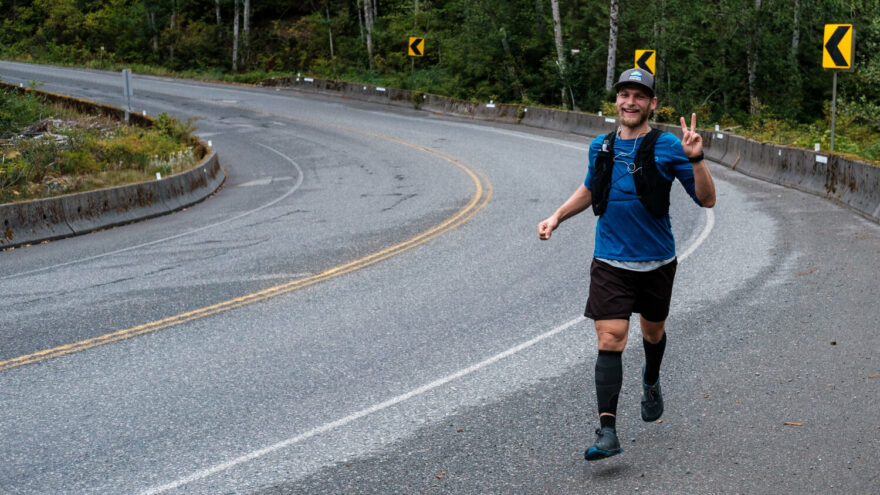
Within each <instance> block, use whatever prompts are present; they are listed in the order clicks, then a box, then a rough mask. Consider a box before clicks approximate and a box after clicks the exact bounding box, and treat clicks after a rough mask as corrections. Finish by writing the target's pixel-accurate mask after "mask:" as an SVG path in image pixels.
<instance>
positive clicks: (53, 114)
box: [0, 92, 202, 203]
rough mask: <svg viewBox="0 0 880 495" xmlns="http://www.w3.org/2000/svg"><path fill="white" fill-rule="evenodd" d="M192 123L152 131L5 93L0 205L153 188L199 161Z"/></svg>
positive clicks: (171, 122)
mask: <svg viewBox="0 0 880 495" xmlns="http://www.w3.org/2000/svg"><path fill="white" fill-rule="evenodd" d="M194 130H195V127H193V125H192V121H188V122H186V123H182V122H179V121H177V120H175V119H174V118H172V117H170V116H168V115H167V114H161V115H159V117H157V119H156V122H155V124H154V127H153V128H151V129H148V128H141V127H133V126H128V125H125V124H123V123H120V122H118V121H115V120H111V119H108V118H104V117H97V116H90V115H83V114H78V113H75V112H73V111H71V110H69V109H66V108H64V107H63V106H61V105H50V104H47V103H45V102H43V101H41V100H40V99H39V97H38V96H36V95H31V94H19V93H17V92H5V93H0V203H7V202H14V201H25V200H32V199H40V198H47V197H52V196H59V195H62V194H69V193H74V192H82V191H89V190H93V189H100V188H104V187H112V186H120V185H125V184H132V183H137V182H144V181H148V180H155V178H156V173H157V172H158V173H160V174H162V175H163V176H166V175H171V174H174V173H178V172H182V171H184V170H187V169H189V168H191V167H192V166H193V165H195V164H196V163H197V162H198V161H199V160H200V159H201V158H202V156H200V153H201V151H199V150H201V148H200V147H197V146H196V144H197V142H196V139H195V138H194V137H193V136H192V132H193V131H194Z"/></svg>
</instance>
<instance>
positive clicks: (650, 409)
mask: <svg viewBox="0 0 880 495" xmlns="http://www.w3.org/2000/svg"><path fill="white" fill-rule="evenodd" d="M660 416H663V394H662V393H661V392H660V379H657V383H655V384H653V385H648V384H647V383H645V366H644V365H642V420H643V421H657V420H658V419H660Z"/></svg>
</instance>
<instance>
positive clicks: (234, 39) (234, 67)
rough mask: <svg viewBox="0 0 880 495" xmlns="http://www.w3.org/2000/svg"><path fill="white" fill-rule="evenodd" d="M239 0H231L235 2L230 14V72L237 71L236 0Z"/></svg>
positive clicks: (237, 13) (237, 11)
mask: <svg viewBox="0 0 880 495" xmlns="http://www.w3.org/2000/svg"><path fill="white" fill-rule="evenodd" d="M239 1H240V0H232V3H233V4H235V10H234V12H235V13H234V14H233V16H232V72H238V16H239V14H240V12H239V10H238V2H239Z"/></svg>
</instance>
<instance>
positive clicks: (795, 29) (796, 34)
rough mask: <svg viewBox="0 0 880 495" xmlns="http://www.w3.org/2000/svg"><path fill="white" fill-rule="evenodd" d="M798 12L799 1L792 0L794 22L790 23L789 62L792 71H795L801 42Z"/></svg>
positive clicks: (799, 8) (799, 7)
mask: <svg viewBox="0 0 880 495" xmlns="http://www.w3.org/2000/svg"><path fill="white" fill-rule="evenodd" d="M800 10H801V2H800V0H794V22H793V23H792V31H791V62H792V68H793V69H797V54H798V45H800V42H801V30H800V24H798V14H800Z"/></svg>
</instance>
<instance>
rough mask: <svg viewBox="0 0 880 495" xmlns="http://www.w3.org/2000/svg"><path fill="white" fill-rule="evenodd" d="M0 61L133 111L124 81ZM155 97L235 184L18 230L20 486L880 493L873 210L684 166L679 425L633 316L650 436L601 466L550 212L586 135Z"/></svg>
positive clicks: (585, 324)
mask: <svg viewBox="0 0 880 495" xmlns="http://www.w3.org/2000/svg"><path fill="white" fill-rule="evenodd" d="M0 78H2V79H3V80H4V81H9V82H16V83H17V82H24V83H27V82H28V81H31V80H34V79H36V80H39V81H42V82H43V83H44V84H43V86H42V87H43V89H45V90H48V91H53V92H59V93H65V94H71V95H74V96H80V97H85V98H89V99H92V100H97V101H103V102H107V103H110V104H114V105H120V106H121V105H122V97H121V77H120V76H119V75H118V74H110V73H103V72H97V71H80V70H71V69H57V68H48V67H38V66H28V65H23V64H13V63H7V62H0ZM134 91H135V99H134V101H133V109H134V111H141V110H146V111H147V112H148V113H149V114H152V115H156V114H158V113H159V112H168V113H171V114H172V115H175V116H177V117H179V118H183V119H186V118H188V117H190V116H194V117H197V118H198V121H197V122H196V125H197V126H198V127H199V133H200V134H201V135H202V137H203V139H205V140H208V139H210V140H211V141H212V144H213V145H214V146H215V148H216V149H217V151H218V154H219V156H220V160H221V164H222V165H223V166H224V167H225V169H226V170H227V172H228V174H229V179H228V181H227V183H226V184H225V185H224V187H223V188H222V189H221V191H219V192H218V193H217V194H216V195H214V196H212V197H211V198H209V199H208V200H207V201H205V202H203V203H200V204H198V205H195V206H193V207H191V208H189V209H187V210H185V211H182V212H178V213H175V214H172V215H168V216H165V217H160V218H156V219H153V220H149V221H145V222H140V223H135V224H132V225H127V226H124V227H120V228H116V229H110V230H106V231H103V232H97V233H93V234H89V235H85V236H81V237H76V238H71V239H66V240H62V241H58V242H52V243H47V244H42V245H37V246H31V247H28V248H23V249H15V250H11V251H5V252H0V291H2V294H4V300H3V305H2V308H3V311H2V313H0V362H7V363H10V362H14V360H16V359H17V358H20V357H22V356H33V357H34V360H36V361H37V362H35V363H33V364H27V365H21V366H15V367H9V368H8V369H4V370H3V371H0V442H2V448H0V492H2V493H165V492H167V493H468V494H470V493H592V492H607V493H633V492H636V491H638V492H639V493H828V492H838V491H839V492H841V493H872V494H876V493H880V336H878V332H877V327H878V324H877V322H878V317H880V306H878V304H877V300H878V291H880V289H878V287H880V284H878V282H877V281H878V275H880V228H878V225H877V224H874V223H871V222H869V221H867V220H864V219H863V218H862V217H860V216H858V215H857V214H855V213H853V212H852V211H851V210H847V209H844V208H841V207H838V206H836V205H834V204H832V203H831V202H829V201H826V200H823V199H821V198H817V197H813V196H809V195H806V194H804V193H800V192H798V191H794V190H790V189H786V188H781V187H778V186H773V185H769V184H766V183H763V182H760V181H756V180H753V179H750V178H747V177H743V176H741V175H739V174H737V173H734V172H730V171H729V170H727V169H725V168H723V167H720V166H715V165H713V166H712V167H711V170H712V172H713V174H714V176H715V179H716V184H717V188H718V204H717V206H716V207H715V208H714V209H713V210H711V211H710V212H707V211H706V210H701V209H699V208H697V207H696V206H695V205H694V204H693V203H692V202H691V200H690V199H689V198H687V197H686V195H685V194H684V193H683V192H682V191H681V188H679V187H677V186H676V187H675V188H674V189H673V191H674V193H673V198H672V199H673V204H672V218H673V227H674V231H675V234H676V238H677V240H678V252H679V256H680V259H681V264H680V267H679V271H678V275H677V279H676V290H675V297H674V302H673V309H672V315H671V317H670V320H669V344H668V347H667V355H666V357H665V359H664V368H663V373H662V380H663V387H664V395H665V398H666V412H665V414H664V417H663V422H662V423H651V424H646V423H643V422H642V421H641V420H640V418H639V413H638V401H639V393H640V390H639V386H638V383H639V381H638V380H639V377H638V373H639V368H640V366H641V361H642V358H641V355H640V354H641V350H640V342H639V339H638V336H637V328H635V327H634V328H633V329H632V332H631V335H633V337H634V338H632V339H630V343H629V347H630V349H629V350H628V351H627V352H626V353H625V354H624V368H625V372H624V380H625V384H624V390H623V393H622V396H621V400H620V416H619V419H618V429H619V432H620V435H621V439H622V441H623V443H624V445H623V447H624V449H625V452H624V453H623V454H622V455H620V456H617V457H615V458H612V459H608V460H606V461H602V462H597V463H587V462H586V461H584V460H583V451H584V448H585V447H586V446H587V445H588V444H590V443H591V442H592V440H593V429H594V428H595V427H596V419H595V417H594V416H595V412H594V411H595V402H594V398H593V392H592V366H593V360H594V359H595V338H594V337H593V333H592V328H591V323H590V322H589V321H588V320H584V319H583V318H582V317H580V316H579V315H580V314H581V313H582V311H583V305H584V301H585V298H586V292H587V285H586V282H587V274H588V265H589V260H590V255H591V252H592V242H593V234H594V230H593V226H594V219H593V218H592V216H591V215H589V214H584V215H581V216H580V217H577V218H575V219H573V220H570V221H569V222H567V223H565V224H564V225H563V226H562V228H561V229H560V230H559V231H557V232H556V233H555V234H554V236H553V239H552V240H550V241H549V242H540V241H538V240H537V235H536V229H535V225H536V224H537V222H538V221H540V220H541V219H543V218H544V217H545V216H547V215H548V214H549V213H551V212H552V211H553V209H555V208H556V207H557V206H558V205H559V203H561V202H562V201H563V200H564V199H565V198H567V197H568V195H569V194H570V193H571V191H573V190H574V188H575V187H576V186H577V185H578V184H579V183H580V181H582V180H583V176H584V172H585V159H586V153H585V150H586V143H587V142H586V138H584V137H582V136H575V135H567V134H560V133H553V132H547V131H540V130H535V129H528V128H522V127H516V126H500V125H485V124H479V123H475V122H473V121H468V120H464V119H457V118H451V117H444V116H438V115H432V114H428V113H426V112H417V111H408V110H405V109H392V108H389V107H384V106H378V105H371V104H365V103H359V102H354V101H350V100H343V99H335V98H323V97H316V96H308V95H303V94H298V93H294V92H289V91H276V90H274V89H271V90H270V89H260V88H253V87H238V86H230V85H212V84H206V83H192V82H186V81H177V80H170V79H163V78H147V77H138V76H136V77H135V82H134ZM114 334H116V335H118V336H119V337H125V338H120V339H119V340H116V339H115V338H113V337H108V336H112V335H114ZM97 344H101V345H97ZM71 345H72V346H71ZM64 346H71V347H64ZM49 349H54V350H59V349H60V350H62V351H63V350H65V349H68V350H71V351H75V352H70V353H68V354H65V355H62V356H60V357H55V358H52V359H45V360H39V358H40V356H42V354H40V352H41V351H44V350H49ZM786 422H789V423H794V424H796V425H799V426H789V425H786V424H785V423H786Z"/></svg>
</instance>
